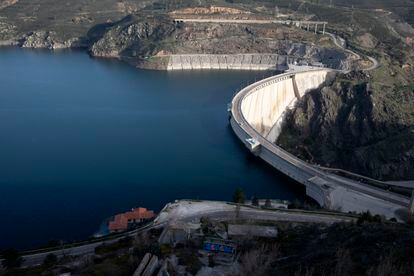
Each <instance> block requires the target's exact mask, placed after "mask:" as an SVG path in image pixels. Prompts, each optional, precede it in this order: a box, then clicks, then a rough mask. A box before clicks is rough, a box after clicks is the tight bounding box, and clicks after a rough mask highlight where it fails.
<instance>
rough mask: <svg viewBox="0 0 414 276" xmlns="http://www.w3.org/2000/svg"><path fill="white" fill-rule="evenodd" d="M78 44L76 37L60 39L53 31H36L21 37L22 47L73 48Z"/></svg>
mask: <svg viewBox="0 0 414 276" xmlns="http://www.w3.org/2000/svg"><path fill="white" fill-rule="evenodd" d="M79 46H80V41H79V39H78V38H72V39H68V40H66V41H62V40H59V39H57V38H56V33H55V32H49V31H37V32H33V33H30V34H28V35H27V36H25V37H24V38H23V42H22V47H23V48H48V49H51V50H56V49H64V48H75V47H79Z"/></svg>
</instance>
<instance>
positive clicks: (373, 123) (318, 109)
mask: <svg viewBox="0 0 414 276" xmlns="http://www.w3.org/2000/svg"><path fill="white" fill-rule="evenodd" d="M413 99H414V88H413V87H412V86H402V87H394V88H390V90H389V91H378V90H375V89H373V88H371V87H370V85H369V77H368V76H367V75H365V74H364V73H351V74H348V75H340V76H338V78H337V80H336V81H334V82H332V83H330V84H328V85H326V86H325V87H322V88H320V89H317V90H314V91H311V92H309V93H308V94H306V95H305V96H304V97H303V98H302V99H301V100H300V101H299V102H298V103H297V105H296V107H295V108H294V109H293V110H292V111H291V112H289V113H288V115H287V118H286V120H285V124H284V126H283V129H282V133H281V135H280V136H279V139H278V141H277V143H278V144H279V145H281V146H282V147H284V148H285V149H287V150H288V151H290V152H292V153H293V154H295V155H297V156H300V157H301V158H303V159H305V160H308V161H309V162H311V163H315V164H320V165H324V166H329V167H336V168H342V169H346V170H350V171H353V172H356V173H359V174H362V175H366V176H370V177H373V178H377V179H381V180H411V179H414V112H413V111H412V108H410V106H412V104H413Z"/></svg>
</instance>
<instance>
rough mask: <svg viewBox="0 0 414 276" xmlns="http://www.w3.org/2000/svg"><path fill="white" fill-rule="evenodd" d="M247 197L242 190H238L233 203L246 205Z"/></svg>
mask: <svg viewBox="0 0 414 276" xmlns="http://www.w3.org/2000/svg"><path fill="white" fill-rule="evenodd" d="M244 199H245V195H244V192H243V190H242V189H241V188H237V189H236V191H235V192H234V194H233V202H235V203H241V204H243V203H244Z"/></svg>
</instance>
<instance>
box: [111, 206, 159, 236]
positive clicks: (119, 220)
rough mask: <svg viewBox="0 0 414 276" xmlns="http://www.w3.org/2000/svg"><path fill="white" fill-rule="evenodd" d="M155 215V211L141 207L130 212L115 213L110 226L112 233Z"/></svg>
mask: <svg viewBox="0 0 414 276" xmlns="http://www.w3.org/2000/svg"><path fill="white" fill-rule="evenodd" d="M154 217H155V214H154V212H153V211H151V210H147V209H146V208H141V207H139V208H135V209H132V210H131V211H130V212H126V213H122V214H118V215H115V217H114V219H113V220H112V221H110V222H109V225H108V228H109V231H110V232H111V233H113V232H121V231H125V230H127V229H128V228H129V227H131V226H135V225H138V224H140V223H142V222H145V221H148V220H150V219H152V218H154Z"/></svg>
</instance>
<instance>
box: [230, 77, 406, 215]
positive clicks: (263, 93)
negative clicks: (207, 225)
mask: <svg viewBox="0 0 414 276" xmlns="http://www.w3.org/2000/svg"><path fill="white" fill-rule="evenodd" d="M330 74H334V71H333V70H330V69H309V70H305V71H298V72H291V73H285V74H281V75H276V76H273V77H270V78H267V79H264V80H261V81H258V82H256V83H253V84H251V85H249V86H247V87H245V88H244V89H242V90H241V91H240V92H239V93H237V94H236V96H235V97H234V98H233V100H232V103H231V107H230V108H229V112H230V116H231V119H230V123H231V126H232V128H233V130H234V132H235V134H236V135H237V136H238V137H239V139H240V140H241V141H242V142H243V143H244V144H245V146H246V147H247V148H248V149H249V150H250V151H251V152H253V153H254V154H255V155H257V156H258V157H260V158H262V159H263V160H265V161H266V162H267V163H269V164H270V165H272V166H273V167H274V168H276V169H277V170H279V171H281V172H282V173H284V174H286V175H287V176H289V177H291V178H292V179H294V180H296V181H297V182H299V183H301V184H303V185H304V186H305V187H306V194H307V195H308V196H309V197H311V198H313V199H314V200H316V201H317V202H318V203H319V204H320V205H321V206H323V207H325V208H328V209H335V210H342V211H344V212H364V211H368V210H369V211H370V212H371V213H373V214H380V215H384V216H386V217H387V218H393V217H396V218H398V215H397V211H403V212H404V211H407V212H412V210H414V208H413V200H410V198H409V197H408V196H403V195H401V194H397V193H393V192H391V191H389V190H385V189H382V188H380V187H375V186H373V185H369V184H367V183H363V182H359V181H357V180H355V179H351V178H347V177H344V176H340V175H337V174H334V173H332V172H329V171H327V170H323V169H322V168H319V167H317V166H313V165H311V164H308V163H306V162H305V161H303V160H301V159H299V158H297V157H295V156H294V155H292V154H290V153H288V152H287V151H285V150H283V149H282V148H280V147H279V146H277V145H276V144H275V143H274V142H275V141H276V139H277V137H278V136H279V134H280V131H281V124H282V122H283V118H284V115H285V112H286V110H287V109H288V108H290V107H292V106H293V105H294V103H295V102H296V100H298V99H299V98H301V97H302V96H303V95H304V94H305V93H307V92H308V91H310V90H312V89H315V88H317V87H319V86H320V85H322V84H323V83H324V82H325V80H326V78H327V77H328V76H329V75H330Z"/></svg>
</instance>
